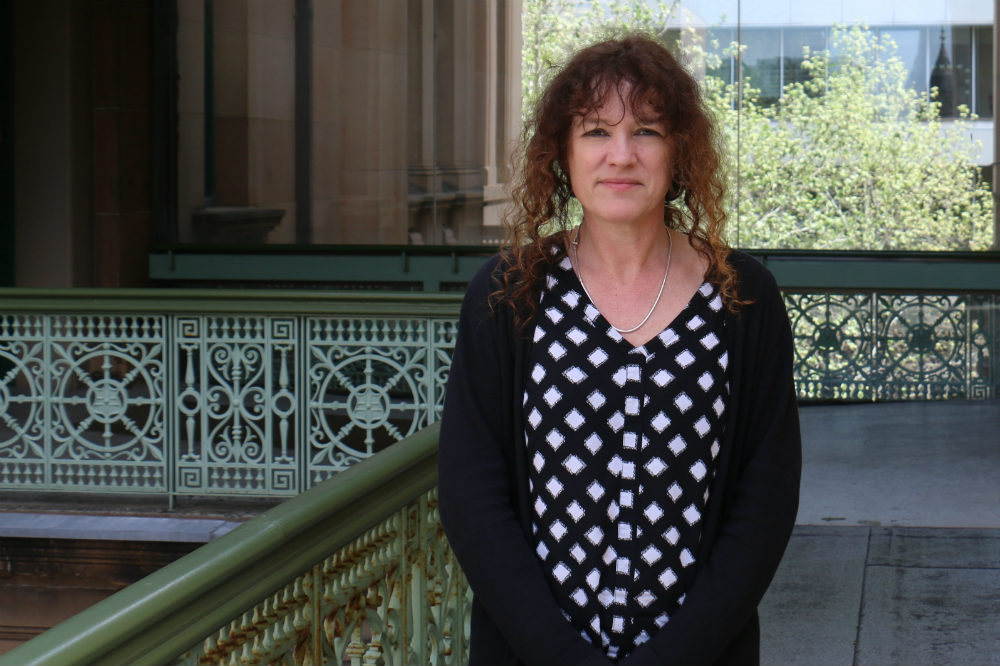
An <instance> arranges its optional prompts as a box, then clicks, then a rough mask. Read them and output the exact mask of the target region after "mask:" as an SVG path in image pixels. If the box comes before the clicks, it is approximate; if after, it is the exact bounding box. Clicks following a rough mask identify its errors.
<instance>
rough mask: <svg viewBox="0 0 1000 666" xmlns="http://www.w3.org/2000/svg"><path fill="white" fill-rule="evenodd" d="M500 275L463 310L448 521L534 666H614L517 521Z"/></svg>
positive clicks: (446, 469)
mask: <svg viewBox="0 0 1000 666" xmlns="http://www.w3.org/2000/svg"><path fill="white" fill-rule="evenodd" d="M494 266H495V262H489V263H488V264H487V266H485V267H484V268H483V269H482V270H480V272H479V274H477V276H476V278H475V279H474V280H473V283H472V284H470V286H469V290H468V291H467V293H466V297H465V301H464V302H463V305H462V314H461V319H460V321H459V330H458V340H457V342H456V345H455V352H454V355H453V357H452V365H451V371H450V375H449V378H448V388H447V392H446V395H445V404H444V416H443V420H442V424H441V443H440V453H439V460H440V462H439V471H440V477H439V489H438V497H439V502H440V511H441V521H442V523H443V524H444V528H445V532H446V533H447V535H448V540H449V542H450V543H451V546H452V549H453V550H454V552H455V555H456V556H457V557H458V561H459V563H460V564H461V565H462V569H463V571H464V572H465V574H466V577H467V578H468V580H469V584H470V585H471V587H472V590H473V592H474V593H475V595H476V598H477V600H478V601H479V603H480V604H482V606H483V607H484V608H485V609H486V612H487V614H488V615H489V616H490V618H491V619H492V620H493V622H494V623H495V624H496V625H497V627H498V628H499V629H500V631H501V632H502V633H503V635H504V637H505V638H506V640H507V642H508V643H509V644H510V646H511V648H512V649H513V651H514V652H515V653H516V654H517V655H518V657H519V658H520V659H521V660H522V661H523V662H524V663H525V664H527V665H529V666H530V665H535V664H537V665H538V666H558V665H560V664H564V665H565V666H581V665H593V666H598V665H604V666H608V665H610V663H611V662H610V661H609V660H608V659H607V657H606V656H605V655H604V653H603V652H601V651H600V650H599V649H597V648H595V647H594V646H592V645H591V644H590V643H589V642H587V641H586V640H584V639H583V637H582V636H581V635H580V633H579V632H577V631H576V630H575V629H573V628H572V626H571V625H570V623H569V621H568V620H567V619H566V618H565V616H564V615H563V613H562V611H561V610H560V609H559V607H558V605H557V604H556V602H555V599H554V597H553V596H552V593H551V592H550V590H549V587H548V582H547V579H546V578H545V574H544V572H543V569H542V565H541V563H540V562H539V560H538V558H537V556H536V555H535V553H534V550H533V549H532V547H531V545H530V544H529V543H528V540H527V539H526V537H525V535H524V531H523V530H522V528H521V525H520V523H519V521H518V518H517V515H516V513H515V509H514V505H515V501H516V500H515V492H516V490H515V488H514V487H513V486H512V480H511V473H510V471H509V470H510V469H511V467H510V465H512V463H511V462H509V461H508V459H507V456H510V455H511V451H510V447H513V446H516V445H518V444H517V443H515V442H511V441H505V439H510V438H511V437H512V436H513V435H511V434H510V433H513V429H514V426H513V422H512V420H513V415H512V414H511V413H510V410H511V409H512V408H511V407H510V405H513V404H515V403H514V402H513V396H514V391H515V389H514V387H513V385H512V384H513V377H514V368H513V365H514V361H513V352H512V348H513V344H514V342H513V341H512V340H509V339H506V338H507V337H509V336H510V333H509V331H508V328H509V327H508V326H506V325H504V322H502V321H501V320H499V319H498V317H499V316H500V314H499V313H496V312H491V311H490V308H489V306H488V297H489V293H490V292H491V291H492V285H493V277H492V276H493V267H494ZM497 307H498V309H499V308H501V307H507V306H505V305H499V306H497ZM516 404H517V405H519V404H520V402H517V403H516ZM505 405H507V406H508V407H507V409H505V408H504V406H505ZM504 433H508V434H507V435H506V436H505V435H504ZM505 448H506V449H507V456H505Z"/></svg>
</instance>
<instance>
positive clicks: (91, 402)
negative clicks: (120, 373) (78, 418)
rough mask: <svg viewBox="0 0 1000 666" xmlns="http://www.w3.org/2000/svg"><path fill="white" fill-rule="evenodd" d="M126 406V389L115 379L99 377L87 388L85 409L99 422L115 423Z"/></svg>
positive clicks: (121, 415) (123, 412)
mask: <svg viewBox="0 0 1000 666" xmlns="http://www.w3.org/2000/svg"><path fill="white" fill-rule="evenodd" d="M127 407H128V391H126V390H125V386H124V385H123V384H122V383H121V382H120V381H118V380H117V379H109V378H105V379H99V380H97V381H96V382H94V383H93V384H91V385H90V387H89V388H88V389H87V410H88V411H89V412H90V415H91V416H93V417H94V420H95V421H97V422H99V423H115V422H116V421H118V420H119V419H121V418H122V417H123V416H124V415H125V411H126V409H127Z"/></svg>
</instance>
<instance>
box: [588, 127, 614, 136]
mask: <svg viewBox="0 0 1000 666" xmlns="http://www.w3.org/2000/svg"><path fill="white" fill-rule="evenodd" d="M583 135H584V136H607V135H608V133H607V132H606V131H604V130H603V129H601V128H600V127H595V128H594V129H590V130H587V131H586V132H584V133H583Z"/></svg>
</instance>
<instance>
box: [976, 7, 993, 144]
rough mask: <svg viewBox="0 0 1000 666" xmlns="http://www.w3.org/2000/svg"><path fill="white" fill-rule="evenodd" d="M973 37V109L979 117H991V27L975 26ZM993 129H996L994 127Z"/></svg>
mask: <svg viewBox="0 0 1000 666" xmlns="http://www.w3.org/2000/svg"><path fill="white" fill-rule="evenodd" d="M973 36H974V39H975V45H976V48H975V59H974V60H973V62H974V63H975V68H976V72H975V75H974V76H973V81H974V82H975V98H976V103H975V107H974V110H975V112H976V115H977V116H979V117H980V118H992V117H993V27H992V26H977V27H976V28H975V29H974V30H973ZM994 131H996V130H995V129H994Z"/></svg>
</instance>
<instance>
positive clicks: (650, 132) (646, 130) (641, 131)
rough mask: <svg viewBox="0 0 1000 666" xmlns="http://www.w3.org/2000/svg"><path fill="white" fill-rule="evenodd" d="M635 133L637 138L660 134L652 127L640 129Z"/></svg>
mask: <svg viewBox="0 0 1000 666" xmlns="http://www.w3.org/2000/svg"><path fill="white" fill-rule="evenodd" d="M635 133H636V134H638V135H639V136H660V133H659V132H657V131H656V130H655V129H653V128H652V127H640V128H639V129H637V130H636V131H635Z"/></svg>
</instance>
